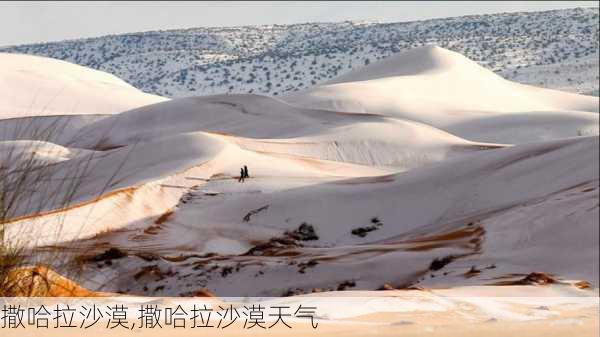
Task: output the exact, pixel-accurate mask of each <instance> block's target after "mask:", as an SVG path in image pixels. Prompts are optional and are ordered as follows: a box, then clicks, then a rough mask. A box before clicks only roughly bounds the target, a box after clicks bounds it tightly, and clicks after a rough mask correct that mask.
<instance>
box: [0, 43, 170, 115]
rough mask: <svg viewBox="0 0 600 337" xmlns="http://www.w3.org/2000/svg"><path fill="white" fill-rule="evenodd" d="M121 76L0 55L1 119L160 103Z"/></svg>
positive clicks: (107, 110)
mask: <svg viewBox="0 0 600 337" xmlns="http://www.w3.org/2000/svg"><path fill="white" fill-rule="evenodd" d="M164 100H165V99H164V98H162V97H160V96H155V95H150V94H145V93H143V92H141V91H139V90H137V89H135V88H134V87H132V86H131V85H129V84H127V83H125V82H124V81H122V80H120V79H119V78H117V77H115V76H113V75H110V74H108V73H105V72H101V71H97V70H92V69H89V68H85V67H81V66H78V65H75V64H71V63H68V62H64V61H59V60H55V59H50V58H46V57H39V56H30V55H19V54H6V53H0V102H1V103H0V117H1V118H2V119H5V118H12V117H25V116H43V115H73V114H106V113H118V112H122V111H125V110H129V109H132V108H135V107H138V106H142V105H146V104H150V103H155V102H160V101H164Z"/></svg>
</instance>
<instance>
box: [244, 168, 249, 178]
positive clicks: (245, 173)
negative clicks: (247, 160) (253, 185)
mask: <svg viewBox="0 0 600 337" xmlns="http://www.w3.org/2000/svg"><path fill="white" fill-rule="evenodd" d="M244 178H250V176H249V175H248V166H246V165H244Z"/></svg>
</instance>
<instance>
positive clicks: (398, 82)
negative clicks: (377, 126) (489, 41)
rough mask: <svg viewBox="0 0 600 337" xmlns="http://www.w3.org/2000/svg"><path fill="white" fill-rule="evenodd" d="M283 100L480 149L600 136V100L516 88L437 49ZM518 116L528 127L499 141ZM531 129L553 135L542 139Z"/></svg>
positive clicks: (412, 52) (409, 54) (394, 59)
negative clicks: (428, 129) (368, 117)
mask: <svg viewBox="0 0 600 337" xmlns="http://www.w3.org/2000/svg"><path fill="white" fill-rule="evenodd" d="M282 98H283V100H285V101H287V102H289V103H291V104H294V105H298V106H305V107H312V108H318V109H327V110H334V111H347V112H357V113H371V114H380V115H384V116H389V117H396V118H402V119H408V120H413V121H418V122H422V123H425V124H429V125H432V126H434V127H437V128H440V129H443V130H446V131H449V132H451V133H454V134H455V135H457V136H459V137H463V138H465V139H469V140H473V141H486V140H488V139H494V141H495V142H501V143H516V142H527V141H535V140H543V139H548V138H549V137H553V138H563V137H572V136H577V135H581V134H582V133H593V134H598V114H597V112H598V98H597V97H592V96H583V95H577V94H572V93H565V92H560V91H556V90H549V89H542V88H536V87H531V86H527V85H523V84H518V83H514V82H510V81H507V80H505V79H503V78H501V77H500V76H498V75H496V74H494V73H493V72H491V71H489V70H487V69H485V68H483V67H481V66H479V65H478V64H477V63H475V62H473V61H471V60H469V59H467V58H466V57H464V56H462V55H460V54H457V53H455V52H452V51H449V50H446V49H443V48H440V47H435V46H426V47H422V48H416V49H413V50H410V51H407V52H404V53H400V54H398V55H396V56H393V57H391V58H389V59H386V60H383V61H381V62H378V63H373V64H370V65H368V66H366V67H364V68H362V69H359V70H356V71H354V72H351V73H349V74H346V75H342V76H341V77H339V78H337V79H334V80H332V81H330V82H329V83H326V84H324V85H319V86H316V87H314V88H311V89H308V90H305V91H301V92H298V93H293V94H289V95H287V96H284V97H282ZM591 112H595V113H594V114H591ZM515 114H517V116H516V117H517V118H519V120H520V122H521V123H523V122H525V123H526V125H523V124H520V126H521V127H520V128H518V129H514V128H510V130H512V132H506V130H505V133H503V134H498V133H497V131H496V129H497V127H494V125H498V124H506V123H514V122H513V119H512V118H513V117H514V115H515ZM524 115H526V116H535V117H533V118H525V117H524ZM538 115H540V119H539V120H538V119H537V117H538ZM490 118H491V119H493V121H491V122H486V120H487V119H490ZM549 119H550V120H551V121H548V120H549ZM530 128H544V129H545V130H546V131H545V132H543V133H542V134H538V133H536V132H529V131H528V130H527V129H530Z"/></svg>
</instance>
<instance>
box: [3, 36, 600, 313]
mask: <svg viewBox="0 0 600 337" xmlns="http://www.w3.org/2000/svg"><path fill="white" fill-rule="evenodd" d="M3 57H4V56H3ZM10 58H14V59H13V60H12V62H15V63H17V64H20V63H19V62H23V63H28V58H29V57H28V56H27V57H25V56H10ZM36 60H37V61H39V62H40V64H49V63H52V64H53V63H54V62H59V61H52V60H47V59H36ZM37 61H36V62H37ZM59 63H60V66H61V67H63V66H64V67H65V68H69V69H73V67H75V68H76V69H78V70H77V71H76V73H77V74H80V75H81V76H84V75H83V74H84V73H86V74H88V72H91V74H95V73H94V72H92V71H91V70H81V69H79V67H76V66H73V65H68V64H63V63H62V62H59ZM44 69H45V70H44V71H47V72H48V76H52V75H51V74H52V73H53V72H54V71H57V70H60V69H62V68H58V65H57V66H56V67H54V66H52V67H44ZM67 70H68V69H67ZM73 71H75V70H73ZM4 74H6V72H4V73H2V72H0V81H4V80H5V78H9V79H11V80H12V81H16V80H15V79H14V78H13V77H10V76H13V75H7V77H3V76H4ZM66 74H68V71H66V70H65V72H63V71H62V70H61V71H60V72H59V73H58V74H57V75H56V76H57V78H58V79H59V81H66V80H64V78H63V77H64V76H66ZM96 75H97V76H96ZM61 76H63V77H61ZM78 76H79V75H78ZM85 77H86V78H88V80H81V81H80V82H81V83H80V84H78V85H76V86H73V90H75V89H76V90H80V92H78V91H73V93H72V95H74V96H73V97H78V98H79V99H81V100H82V101H83V103H82V104H83V105H82V106H85V104H89V106H93V107H95V110H93V111H92V110H85V109H84V110H77V112H76V113H75V115H74V117H73V118H72V119H67V120H66V121H61V118H62V117H56V116H55V117H52V116H50V117H49V116H40V117H36V116H28V117H21V118H13V119H4V120H1V121H0V127H1V128H0V131H1V132H0V136H1V137H0V139H1V141H0V151H2V152H3V153H7V152H10V150H12V151H13V152H14V153H18V154H27V155H29V156H33V157H34V158H36V160H39V162H40V163H46V164H48V165H46V166H44V167H42V169H41V170H39V171H36V174H34V175H31V176H26V177H24V180H23V182H24V185H26V186H30V187H31V188H29V189H27V190H26V191H24V192H21V193H24V197H26V200H28V202H23V203H19V204H17V205H15V207H14V208H12V209H11V210H10V212H9V214H8V218H7V221H6V224H5V235H6V238H7V239H8V240H9V241H11V242H18V243H21V244H23V245H24V246H25V247H26V248H28V249H32V250H34V251H35V250H36V249H42V248H43V247H45V246H49V245H51V246H53V247H56V248H57V249H61V248H64V251H65V254H66V255H67V256H70V257H72V258H75V259H76V258H81V257H82V256H84V257H85V256H88V255H92V254H96V253H101V252H103V251H104V250H105V249H106V248H107V247H118V248H119V249H122V250H123V251H125V252H126V253H127V256H126V257H124V258H122V259H116V260H115V261H113V262H111V264H110V265H104V264H100V263H98V264H95V263H93V264H92V263H90V264H89V265H86V268H85V270H84V271H83V273H84V277H83V281H82V285H83V286H84V287H86V288H89V289H92V290H102V291H110V292H117V291H123V292H128V293H143V294H146V295H163V296H180V295H183V296H190V295H191V294H193V293H195V292H196V291H197V290H199V288H206V289H208V290H209V291H211V292H213V293H216V294H217V295H219V296H281V295H284V294H290V293H296V292H297V293H310V292H312V291H317V290H325V291H334V292H335V293H339V291H342V290H354V289H356V290H375V289H378V288H380V287H382V286H383V285H384V283H389V284H391V285H392V286H394V287H398V288H406V287H409V286H424V287H430V288H434V289H444V288H451V289H450V290H448V291H449V292H450V293H451V292H452V291H453V290H455V289H462V288H461V287H463V286H467V285H468V286H473V287H479V286H483V285H486V286H489V285H494V288H493V289H496V287H497V288H499V289H498V290H497V293H503V292H504V291H506V290H504V288H503V287H500V286H498V284H499V283H501V282H508V283H510V282H518V281H519V280H522V279H524V278H525V277H526V276H527V275H528V274H530V273H533V272H539V273H546V274H548V275H550V276H551V277H552V278H554V279H555V280H556V282H557V283H559V284H557V285H555V286H556V287H568V288H569V289H575V286H574V284H575V282H578V281H586V282H590V284H591V287H592V288H593V289H592V290H582V291H583V292H585V294H590V293H593V292H594V291H596V292H597V288H598V283H599V280H598V267H597V265H598V258H599V257H598V245H599V242H598V181H599V179H600V178H599V173H598V171H599V166H598V162H599V160H598V159H599V158H598V153H599V151H598V148H599V137H598V100H597V98H594V97H589V96H583V95H577V94H572V93H564V92H559V91H555V90H549V89H543V88H535V87H531V86H527V85H523V84H518V83H514V82H510V81H508V80H506V79H503V78H501V77H500V76H498V75H497V74H495V73H493V72H491V71H489V70H487V69H485V68H483V67H481V66H480V65H478V64H477V63H475V62H473V61H471V60H469V59H468V58H466V57H464V56H462V55H460V54H457V53H456V52H452V51H449V50H446V49H443V48H440V47H435V46H426V47H421V48H416V49H413V50H411V51H408V52H405V53H400V54H398V55H395V56H393V57H391V58H389V59H386V60H384V61H382V62H380V63H378V62H372V63H371V64H370V65H368V66H366V67H364V68H362V69H359V70H357V71H355V72H351V73H348V74H346V75H343V76H342V77H339V78H337V79H333V80H332V81H331V82H328V83H325V84H321V85H317V86H315V87H313V88H310V89H307V90H305V91H299V92H297V93H294V94H290V95H286V96H283V97H281V98H282V99H281V100H280V99H276V98H273V97H267V96H261V95H255V94H252V95H249V94H236V95H213V96H200V97H187V98H177V99H173V100H166V99H163V98H160V97H159V98H156V97H153V96H148V95H147V94H143V93H141V92H139V91H137V90H135V89H133V88H131V87H130V86H128V85H126V84H124V83H122V82H120V81H119V80H116V79H114V78H113V77H112V76H109V75H106V74H95V75H94V76H91V75H90V76H88V75H85ZM27 81H30V79H28V80H24V79H19V80H18V81H17V83H19V85H21V84H23V83H26V82H27ZM95 81H101V82H102V81H106V83H109V84H110V85H109V86H110V87H111V88H113V89H114V90H117V89H116V88H117V87H118V88H119V89H118V90H117V91H118V92H120V95H123V96H124V98H123V99H121V98H119V97H118V96H113V95H106V94H104V93H103V92H102V90H98V88H97V87H96V86H95V85H99V84H98V83H97V82H95ZM50 82H51V83H54V82H52V81H49V83H50ZM103 83H105V82H103ZM23 85H24V84H23ZM107 85H108V84H107ZM53 88H55V87H53ZM20 90H22V91H25V90H24V87H21V89H20ZM11 104H16V103H14V102H13V103H11ZM61 104H62V103H61ZM127 104H131V105H132V106H130V107H128V108H127V107H125V105H127ZM62 108H64V105H63V106H62ZM124 110H127V111H124ZM53 111H56V112H57V113H58V111H62V112H61V114H63V113H65V112H64V110H61V106H60V105H57V106H56V107H55V108H53ZM87 113H90V114H92V115H87ZM13 117H14V116H13ZM57 121H58V122H64V131H62V132H58V134H52V135H50V136H47V135H43V134H38V133H36V132H34V130H33V129H37V128H40V127H42V128H43V127H50V128H51V126H52V125H53V123H55V122H57ZM19 123H25V124H26V125H30V126H31V128H30V129H25V131H23V132H13V131H14V128H15V127H17V126H18V125H19ZM21 157H22V156H21ZM4 158H5V157H0V159H2V160H3V161H10V160H6V159H4ZM3 164H4V163H3ZM12 164H13V165H17V166H18V164H19V162H18V161H16V162H15V163H12ZM243 165H247V166H248V168H249V174H250V178H248V179H246V181H245V182H243V183H242V182H238V175H239V170H240V167H242V166H243ZM3 167H4V166H3ZM40 176H42V177H44V178H46V179H39V177H40ZM69 182H76V186H77V188H76V189H75V190H74V191H73V193H72V194H71V193H70V189H69V188H67V187H68V186H70V185H69ZM14 193H17V192H15V191H12V190H9V191H7V192H6V196H8V197H10V196H11V195H14ZM66 197H69V202H68V203H67V204H65V203H64V200H65V198H66ZM302 224H304V225H305V226H312V228H313V229H314V231H315V234H316V235H317V236H318V238H315V240H310V241H298V240H296V241H295V242H293V243H292V244H290V243H289V241H290V240H291V239H289V237H290V235H292V234H290V233H294V231H297V230H298V229H299V228H300V227H299V226H301V225H302ZM374 224H379V225H376V226H375V225H374ZM369 226H375V227H374V228H372V229H373V230H372V231H369V232H367V233H366V235H365V236H359V235H355V234H353V230H356V229H357V228H363V229H364V228H368V227H369ZM286 238H287V240H288V241H287V242H288V243H286V241H285V239H286ZM278 240H279V241H278ZM292 241H293V240H292ZM249 251H252V254H247V253H248V252H249ZM139 254H153V256H154V255H156V257H157V258H156V259H154V260H151V261H147V259H144V258H139V257H138V255H139ZM444 258H447V259H448V260H447V263H445V264H444V265H442V266H439V268H438V267H434V266H435V263H434V264H433V265H432V262H434V261H436V259H437V260H438V261H439V260H440V259H442V260H443V259H444ZM78 261H80V260H78ZM492 266H493V267H492ZM144 267H152V268H155V269H158V270H160V273H162V276H163V277H155V278H150V279H149V280H144V282H138V281H137V279H136V278H135V277H134V276H133V275H135V274H136V273H137V272H138V271H140V270H142V268H144ZM471 268H475V269H476V270H477V271H478V272H476V273H475V274H474V275H470V274H469V273H468V272H469V270H470V269H471ZM523 282H524V281H523ZM479 289H480V288H472V289H471V291H472V294H477V293H479V291H480V290H479ZM436 291H439V292H440V293H444V292H445V290H436ZM456 291H459V292H460V291H462V290H456ZM494 291H495V290H494ZM516 291H517V290H516ZM577 291H579V290H577ZM483 292H485V291H483ZM517 292H518V291H517ZM515 294H516V293H515ZM486 301H487V299H486V300H484V299H479V300H477V299H475V300H473V301H471V302H469V303H470V304H471V305H474V306H476V307H478V308H480V309H481V308H489V307H492V308H494V310H495V311H492V312H485V314H486V315H488V316H497V318H498V319H507V320H529V319H533V318H535V319H538V318H540V317H539V316H535V315H534V317H533V318H532V317H530V316H531V315H529V316H527V315H526V316H527V317H525V318H524V316H523V315H522V313H520V312H519V313H514V312H510V310H508V309H506V308H507V307H505V306H504V305H505V303H502V304H493V305H492V304H490V303H491V302H489V301H492V302H494V301H493V300H489V301H487V302H486ZM442 302H443V301H442ZM442 302H440V303H442ZM494 303H495V302H494ZM438 304H439V303H438ZM418 305H423V303H422V302H421V303H420V304H418ZM418 305H416V306H418ZM507 306H508V305H507ZM428 308H429V307H428ZM429 309H430V308H429ZM429 309H428V310H429ZM481 310H483V309H481Z"/></svg>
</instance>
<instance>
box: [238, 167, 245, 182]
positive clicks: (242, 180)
mask: <svg viewBox="0 0 600 337" xmlns="http://www.w3.org/2000/svg"><path fill="white" fill-rule="evenodd" d="M245 173H246V172H245V171H244V168H243V167H242V168H240V179H238V182H240V183H243V182H244V176H245Z"/></svg>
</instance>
